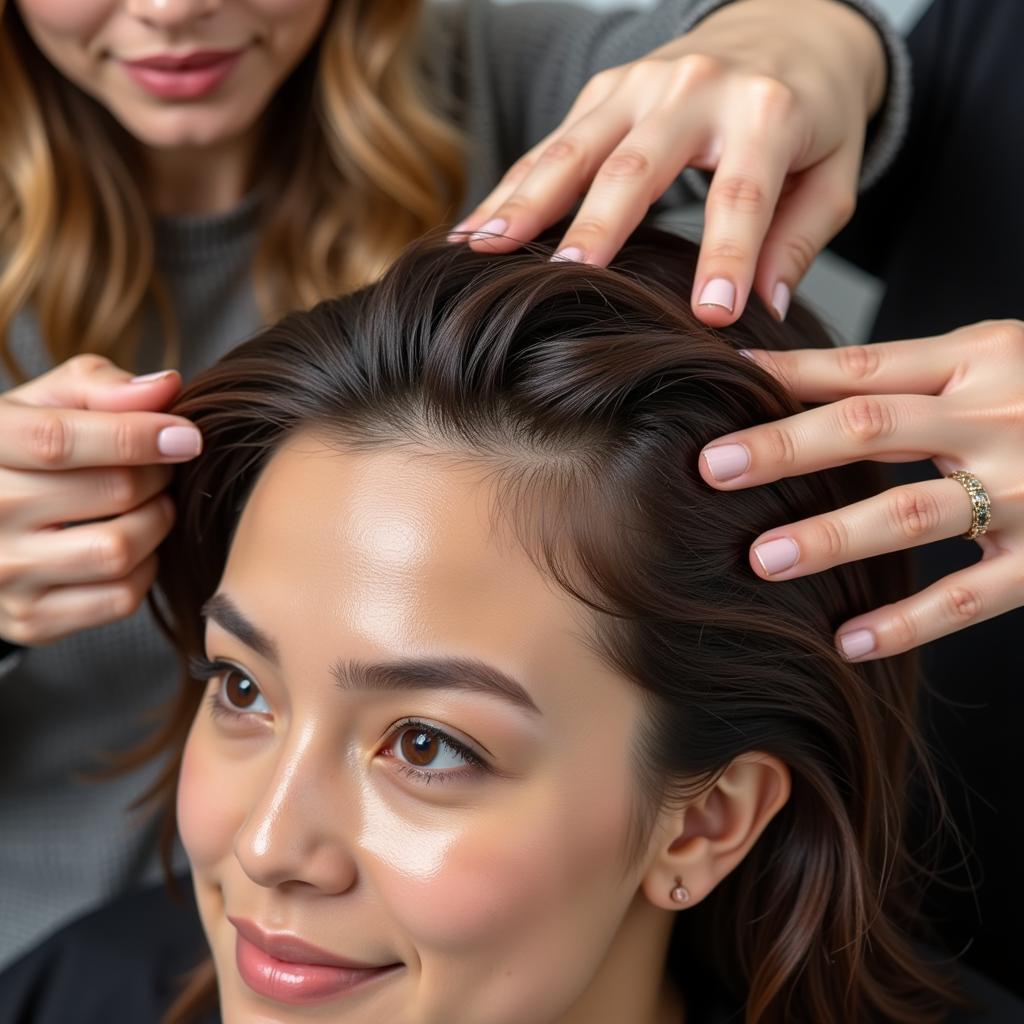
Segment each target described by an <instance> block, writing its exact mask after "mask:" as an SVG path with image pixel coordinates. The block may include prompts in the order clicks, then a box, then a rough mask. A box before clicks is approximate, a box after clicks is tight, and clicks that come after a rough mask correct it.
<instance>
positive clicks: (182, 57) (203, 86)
mask: <svg viewBox="0 0 1024 1024" xmlns="http://www.w3.org/2000/svg"><path fill="white" fill-rule="evenodd" d="M243 52H244V50H198V51H196V52H194V53H189V54H170V53H166V54H154V55H153V56H151V57H143V58H140V59H138V60H122V61H121V64H122V66H123V67H124V69H125V71H126V72H127V73H128V75H129V76H130V77H131V79H132V80H133V81H134V82H135V83H136V84H137V85H139V86H141V87H142V88H143V89H145V90H146V91H147V92H149V93H152V94H153V95H154V96H156V97H157V98H158V99H164V100H194V99H199V98H201V97H203V96H205V95H207V94H208V93H211V92H213V90H214V89H216V88H217V87H218V86H219V85H220V84H221V83H222V82H223V81H224V80H225V79H226V78H227V77H228V75H230V74H231V72H232V71H234V69H235V65H236V64H237V63H238V61H239V58H240V57H241V56H242V54H243Z"/></svg>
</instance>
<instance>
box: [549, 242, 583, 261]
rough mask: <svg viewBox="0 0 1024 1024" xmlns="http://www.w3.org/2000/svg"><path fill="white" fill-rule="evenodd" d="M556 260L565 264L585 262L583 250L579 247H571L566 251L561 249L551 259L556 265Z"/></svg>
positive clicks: (567, 247)
mask: <svg viewBox="0 0 1024 1024" xmlns="http://www.w3.org/2000/svg"><path fill="white" fill-rule="evenodd" d="M556 260H561V261H562V262H565V263H582V262H583V250H582V249H580V248H579V247H578V246H575V245H569V246H566V248H564V249H559V250H558V252H556V253H555V255H554V256H552V257H551V262H552V263H554V262H555V261H556Z"/></svg>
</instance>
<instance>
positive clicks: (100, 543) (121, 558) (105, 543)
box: [92, 529, 132, 579]
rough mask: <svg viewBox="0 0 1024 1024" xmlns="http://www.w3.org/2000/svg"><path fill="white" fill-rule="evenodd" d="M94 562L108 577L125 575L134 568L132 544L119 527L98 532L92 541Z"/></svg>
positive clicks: (116, 577) (114, 577) (113, 577)
mask: <svg viewBox="0 0 1024 1024" xmlns="http://www.w3.org/2000/svg"><path fill="white" fill-rule="evenodd" d="M92 563H93V565H95V566H96V568H97V569H98V571H99V572H101V573H102V574H103V576H104V577H105V578H108V579H118V578H120V577H121V576H125V575H126V574H127V573H128V572H130V571H131V568H132V546H131V543H130V541H129V540H128V538H127V537H126V536H125V535H124V533H122V532H121V531H120V530H118V529H108V530H104V531H103V532H102V533H98V534H97V535H96V537H95V539H94V540H93V542H92Z"/></svg>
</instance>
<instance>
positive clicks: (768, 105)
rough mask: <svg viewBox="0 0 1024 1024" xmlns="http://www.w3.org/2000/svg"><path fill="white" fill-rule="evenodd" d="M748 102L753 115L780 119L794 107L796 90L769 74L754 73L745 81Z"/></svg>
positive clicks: (787, 114)
mask: <svg viewBox="0 0 1024 1024" xmlns="http://www.w3.org/2000/svg"><path fill="white" fill-rule="evenodd" d="M747 88H748V90H749V95H748V102H749V104H750V108H751V110H752V112H753V113H754V116H755V117H758V118H760V119H763V120H781V119H784V118H786V117H789V115H790V114H792V113H793V111H794V110H795V109H796V107H797V104H798V102H799V101H798V99H797V95H796V92H795V91H794V90H793V89H791V88H790V87H789V86H788V85H786V83H785V82H782V81H780V80H779V79H777V78H773V77H772V76H771V75H755V76H754V77H753V78H751V79H750V80H749V82H748V83H747Z"/></svg>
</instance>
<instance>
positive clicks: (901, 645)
mask: <svg viewBox="0 0 1024 1024" xmlns="http://www.w3.org/2000/svg"><path fill="white" fill-rule="evenodd" d="M886 632H887V633H888V635H889V637H890V638H891V640H892V641H893V642H894V643H895V645H896V647H897V648H898V649H900V650H910V649H911V648H914V647H917V645H918V642H919V635H920V630H919V629H918V627H917V624H916V623H915V622H914V620H913V618H912V617H911V616H910V615H908V614H907V613H906V612H903V611H894V612H893V613H892V617H891V618H890V620H889V623H888V627H887V629H886Z"/></svg>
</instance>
